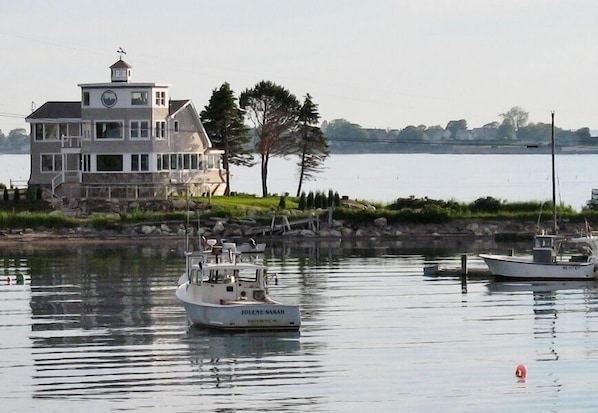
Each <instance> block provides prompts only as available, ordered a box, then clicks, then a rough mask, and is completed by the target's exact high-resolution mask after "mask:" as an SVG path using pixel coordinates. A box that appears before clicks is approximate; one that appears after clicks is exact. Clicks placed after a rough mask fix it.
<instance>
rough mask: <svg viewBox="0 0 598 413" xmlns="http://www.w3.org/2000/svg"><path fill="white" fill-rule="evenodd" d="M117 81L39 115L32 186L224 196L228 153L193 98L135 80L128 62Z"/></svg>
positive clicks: (113, 70) (126, 194) (76, 191)
mask: <svg viewBox="0 0 598 413" xmlns="http://www.w3.org/2000/svg"><path fill="white" fill-rule="evenodd" d="M110 74H111V77H110V82H109V83H84V84H79V85H78V86H79V87H80V88H81V100H80V101H75V102H46V103H44V104H43V105H42V106H40V107H39V109H37V110H35V111H34V112H33V113H31V114H30V115H29V116H28V117H27V118H26V121H27V122H28V123H29V124H30V125H31V133H30V135H31V176H30V178H29V186H30V187H34V188H35V187H42V188H45V189H47V190H48V191H51V193H52V194H53V195H55V196H58V197H67V198H120V199H133V198H163V197H167V196H169V195H171V194H173V193H178V194H187V193H188V194H191V195H197V194H204V195H220V194H222V193H223V192H224V189H225V181H224V178H223V177H224V175H225V174H224V170H223V169H222V166H221V165H222V162H221V158H222V153H223V151H220V150H215V149H212V142H211V141H210V139H209V137H208V136H207V134H206V131H205V130H204V128H203V125H202V124H201V121H200V118H199V115H198V113H197V111H196V110H195V107H194V106H193V103H192V102H191V101H190V100H171V98H170V94H169V86H168V85H164V84H157V83H135V82H132V81H131V66H130V65H129V64H127V63H126V62H125V61H124V60H122V58H121V59H120V60H118V61H117V62H116V63H114V64H113V65H112V66H110Z"/></svg>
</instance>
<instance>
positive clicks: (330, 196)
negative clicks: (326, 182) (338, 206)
mask: <svg viewBox="0 0 598 413" xmlns="http://www.w3.org/2000/svg"><path fill="white" fill-rule="evenodd" d="M328 206H329V207H331V206H334V193H333V192H332V189H329V190H328Z"/></svg>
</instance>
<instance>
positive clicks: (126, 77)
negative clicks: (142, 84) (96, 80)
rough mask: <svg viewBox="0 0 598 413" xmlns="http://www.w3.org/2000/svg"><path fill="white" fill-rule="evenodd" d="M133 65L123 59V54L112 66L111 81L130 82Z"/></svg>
mask: <svg viewBox="0 0 598 413" xmlns="http://www.w3.org/2000/svg"><path fill="white" fill-rule="evenodd" d="M132 67H133V66H131V65H130V64H128V63H127V62H125V61H124V60H123V59H122V56H121V58H120V59H118V61H117V62H116V63H114V64H113V65H112V66H110V81H111V82H129V81H130V80H131V68H132Z"/></svg>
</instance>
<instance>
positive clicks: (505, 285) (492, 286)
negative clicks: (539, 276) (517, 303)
mask: <svg viewBox="0 0 598 413" xmlns="http://www.w3.org/2000/svg"><path fill="white" fill-rule="evenodd" d="M487 287H488V291H489V292H490V293H493V292H496V293H512V292H538V293H542V292H553V291H562V290H594V289H596V288H597V287H598V283H597V281H596V280H587V281H586V280H583V281H581V280H580V281H567V280H563V281H556V280H555V281H491V282H489V283H488V284H487Z"/></svg>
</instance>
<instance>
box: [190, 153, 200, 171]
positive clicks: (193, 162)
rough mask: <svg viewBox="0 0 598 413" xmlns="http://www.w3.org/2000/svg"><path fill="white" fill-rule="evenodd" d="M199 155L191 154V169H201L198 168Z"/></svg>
mask: <svg viewBox="0 0 598 413" xmlns="http://www.w3.org/2000/svg"><path fill="white" fill-rule="evenodd" d="M197 159H198V155H197V154H196V153H192V154H191V169H199V168H198V162H197Z"/></svg>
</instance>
